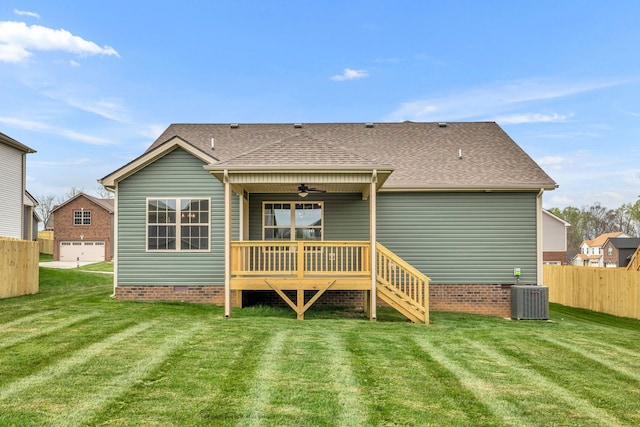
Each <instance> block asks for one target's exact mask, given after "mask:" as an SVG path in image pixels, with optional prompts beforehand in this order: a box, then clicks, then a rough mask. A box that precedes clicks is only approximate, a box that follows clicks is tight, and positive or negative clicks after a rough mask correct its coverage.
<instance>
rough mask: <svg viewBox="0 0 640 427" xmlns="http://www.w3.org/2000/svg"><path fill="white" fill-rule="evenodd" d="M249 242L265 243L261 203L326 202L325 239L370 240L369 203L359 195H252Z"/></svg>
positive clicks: (324, 213)
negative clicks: (301, 196) (262, 241)
mask: <svg viewBox="0 0 640 427" xmlns="http://www.w3.org/2000/svg"><path fill="white" fill-rule="evenodd" d="M249 197H250V202H249V239H250V240H262V202H301V203H310V202H316V201H322V202H323V203H324V205H323V206H324V212H323V215H324V230H323V232H324V240H358V241H360V240H365V241H366V240H369V201H368V200H362V196H361V195H360V194H344V193H326V194H314V195H309V196H308V197H306V198H304V199H302V198H300V197H299V196H298V195H297V194H262V193H261V194H251V195H250V196H249Z"/></svg>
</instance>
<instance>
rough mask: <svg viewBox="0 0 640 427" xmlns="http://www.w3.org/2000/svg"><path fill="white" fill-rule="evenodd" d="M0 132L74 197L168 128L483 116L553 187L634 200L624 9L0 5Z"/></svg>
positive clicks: (633, 14) (569, 198)
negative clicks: (26, 148) (502, 131)
mask: <svg viewBox="0 0 640 427" xmlns="http://www.w3.org/2000/svg"><path fill="white" fill-rule="evenodd" d="M0 100H1V102H0V131H1V132H3V133H5V134H7V135H9V136H11V137H13V138H15V139H17V140H18V141H20V142H22V143H24V144H26V145H28V146H30V147H32V148H34V149H35V150H37V153H36V154H31V155H29V156H28V163H27V174H28V183H27V186H28V189H29V191H30V192H31V193H32V194H34V195H36V196H39V195H57V196H63V195H64V194H65V192H67V191H68V190H69V189H70V188H71V187H75V188H82V189H84V190H85V191H86V192H88V193H90V194H92V193H94V191H95V189H96V188H97V187H98V184H97V182H96V180H97V179H99V178H101V177H103V176H105V175H106V174H108V173H110V172H112V171H113V170H115V169H117V168H119V167H120V166H122V165H123V164H125V163H127V162H129V161H131V160H132V159H134V158H135V157H137V156H138V155H140V154H141V153H142V152H143V151H144V150H145V149H146V148H147V147H148V146H149V145H150V144H151V142H153V140H154V139H155V138H156V137H157V136H158V135H159V134H160V133H161V132H162V131H163V130H164V129H165V128H166V127H167V126H168V125H169V124H171V123H203V122H204V123H236V122H239V123H246V122H259V123H272V122H278V123H279V122H283V123H294V122H381V121H404V120H413V121H487V120H488V121H496V122H497V123H498V124H500V125H501V126H502V127H503V128H504V129H505V131H506V132H507V133H508V134H509V135H511V137H512V138H513V139H514V140H515V141H516V142H517V143H518V144H519V145H520V146H521V147H522V148H523V149H524V150H525V151H526V152H527V153H529V155H530V156H531V157H532V158H533V159H534V160H536V161H537V162H538V164H540V165H541V166H542V167H543V168H544V169H545V170H546V171H547V173H549V174H550V175H551V176H552V177H553V178H554V179H555V180H556V181H557V182H558V183H559V185H560V188H559V189H557V190H555V191H552V192H547V193H545V196H544V205H545V207H547V208H550V207H554V206H555V207H560V208H562V207H565V206H567V205H572V206H577V207H581V206H584V205H590V204H593V203H595V202H600V203H602V204H603V205H604V206H607V207H610V208H615V207H618V206H619V205H621V204H622V203H630V202H635V201H636V200H637V198H638V195H640V2H638V1H635V0H630V1H624V0H620V1H615V2H602V1H598V2H596V1H585V0H583V1H558V0H553V1H545V0H538V1H475V0H472V1H429V0H422V1H375V0H369V1H349V2H345V1H304V2H303V1H270V2H265V1H227V2H219V1H207V2H203V1H197V2H189V1H180V2H178V1H165V2H163V1H157V0H156V1H146V0H136V1H131V0H128V1H120V0H110V1H80V0H78V1H75V0H71V1H70V0H65V1H63V2H51V1H44V0H42V1H18V0H16V1H13V2H12V1H10V0H9V1H6V2H3V6H0Z"/></svg>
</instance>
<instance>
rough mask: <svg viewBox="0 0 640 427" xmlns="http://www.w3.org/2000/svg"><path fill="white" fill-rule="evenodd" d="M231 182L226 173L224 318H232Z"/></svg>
mask: <svg viewBox="0 0 640 427" xmlns="http://www.w3.org/2000/svg"><path fill="white" fill-rule="evenodd" d="M232 206H233V204H232V203H231V182H230V179H229V172H228V171H226V170H225V171H224V317H226V318H229V317H231V209H232Z"/></svg>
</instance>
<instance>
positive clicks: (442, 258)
mask: <svg viewBox="0 0 640 427" xmlns="http://www.w3.org/2000/svg"><path fill="white" fill-rule="evenodd" d="M377 233H378V241H379V242H380V243H382V244H383V245H385V246H386V247H388V248H389V249H390V250H392V251H393V252H395V253H397V254H398V255H399V256H401V257H403V258H404V259H405V260H406V261H407V262H409V263H410V264H412V265H413V266H415V267H416V268H418V269H419V270H420V271H422V272H423V273H425V274H426V275H428V276H429V277H430V278H431V280H432V282H431V283H434V284H438V283H442V284H476V283H477V284H513V283H515V278H514V276H513V269H514V268H515V267H519V268H520V269H521V271H522V275H521V277H520V283H521V284H534V283H536V268H537V264H536V193H498V192H494V193H417V192H416V193H378V227H377Z"/></svg>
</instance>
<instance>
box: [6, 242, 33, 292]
mask: <svg viewBox="0 0 640 427" xmlns="http://www.w3.org/2000/svg"><path fill="white" fill-rule="evenodd" d="M38 249H39V248H38V242H33V241H30V240H17V239H8V238H4V237H0V298H9V297H16V296H20V295H28V294H37V293H38V280H39V279H40V272H39V265H38V260H39V253H38V252H39V250H38Z"/></svg>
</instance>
